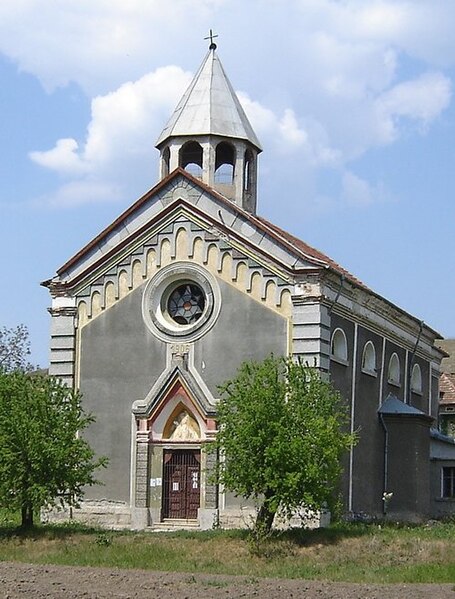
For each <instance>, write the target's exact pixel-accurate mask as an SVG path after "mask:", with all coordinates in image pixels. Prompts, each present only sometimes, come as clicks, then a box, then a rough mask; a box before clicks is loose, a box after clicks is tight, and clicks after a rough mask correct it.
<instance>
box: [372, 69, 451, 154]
mask: <svg viewBox="0 0 455 599" xmlns="http://www.w3.org/2000/svg"><path fill="white" fill-rule="evenodd" d="M451 96H452V85H451V81H450V79H448V78H447V77H445V76H444V75H443V74H442V73H424V74H423V75H421V76H420V77H417V78H416V79H413V80H411V81H403V82H401V83H398V84H397V85H395V86H394V87H392V88H391V89H389V90H387V91H386V92H384V93H383V94H381V95H380V96H379V97H378V98H377V100H376V106H377V110H378V115H379V118H380V119H381V120H382V130H383V132H384V141H386V142H391V141H394V140H395V139H396V138H397V137H398V135H399V128H398V127H399V119H400V118H408V119H412V120H414V121H417V122H419V123H420V125H421V126H423V127H426V126H428V125H429V124H430V123H431V122H432V121H433V120H434V119H435V118H437V117H438V116H439V115H440V114H441V112H442V111H443V110H444V109H446V108H447V107H448V105H449V104H450V100H451Z"/></svg>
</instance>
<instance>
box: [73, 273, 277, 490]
mask: <svg viewBox="0 0 455 599" xmlns="http://www.w3.org/2000/svg"><path fill="white" fill-rule="evenodd" d="M218 282H219V286H220V291H221V296H222V303H221V310H220V314H219V316H218V319H217V321H216V323H215V325H214V326H213V327H212V328H211V329H210V330H209V331H208V332H207V333H206V334H205V336H204V337H202V338H201V339H199V340H197V341H195V342H194V363H195V368H196V370H197V371H198V372H199V374H200V375H201V377H202V379H203V380H204V382H205V383H206V385H207V386H208V387H209V389H210V391H211V392H212V394H213V395H214V396H215V397H218V396H219V392H218V390H217V385H219V384H220V383H222V382H223V381H225V380H226V379H227V378H230V377H233V376H234V375H235V373H236V371H237V369H238V367H239V365H240V363H241V362H243V361H244V360H252V359H254V360H260V359H262V358H264V357H265V356H267V355H269V354H270V353H274V354H276V355H281V354H285V353H286V347H287V321H286V319H285V318H283V317H282V316H280V315H279V314H277V313H276V312H273V311H272V310H270V309H269V308H266V307H265V306H263V305H262V304H260V303H259V302H257V301H255V300H253V299H252V298H251V297H249V296H247V295H246V294H244V293H242V292H240V291H238V290H237V289H235V288H234V287H232V286H231V285H228V284H227V283H225V282H223V281H221V280H219V281H218ZM143 289H144V285H143V286H141V287H139V288H138V289H136V290H134V291H132V292H131V293H130V294H129V295H127V296H126V297H125V298H124V299H122V300H121V301H120V302H118V303H117V304H115V305H114V306H112V307H111V308H109V310H106V311H105V312H104V313H102V314H100V315H99V316H98V317H97V318H96V319H94V320H93V321H92V322H90V323H89V324H87V325H86V326H85V327H84V328H83V329H82V330H81V359H80V389H81V391H82V393H83V401H84V406H85V408H86V409H87V410H88V411H89V412H92V413H93V414H94V415H95V417H96V423H95V424H93V425H91V426H90V428H89V429H88V430H87V432H86V433H85V436H86V438H87V440H88V441H89V443H90V444H91V446H92V447H93V449H94V450H95V451H96V453H97V454H99V455H106V456H107V457H108V458H109V465H108V468H107V469H106V470H102V471H100V473H99V478H100V479H101V480H102V482H103V483H104V486H95V487H92V488H90V489H88V491H87V494H86V495H87V498H89V499H101V498H109V499H113V500H117V501H129V497H130V460H131V421H132V416H131V413H132V412H131V407H132V403H133V402H134V401H136V400H139V399H144V398H145V397H146V395H147V394H148V392H149V391H150V389H151V388H152V386H153V385H154V383H155V382H156V380H157V379H158V377H159V376H160V375H161V374H162V373H163V371H164V370H165V368H166V343H165V342H163V341H160V340H159V339H157V338H156V337H155V336H154V335H153V334H152V333H151V332H150V330H149V329H148V328H147V326H146V325H145V323H144V320H143V318H142V310H141V302H142V294H143ZM182 341H184V337H182Z"/></svg>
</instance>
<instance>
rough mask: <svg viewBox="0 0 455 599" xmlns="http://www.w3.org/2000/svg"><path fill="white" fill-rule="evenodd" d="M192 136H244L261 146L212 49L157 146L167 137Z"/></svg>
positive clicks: (258, 147)
mask: <svg viewBox="0 0 455 599" xmlns="http://www.w3.org/2000/svg"><path fill="white" fill-rule="evenodd" d="M195 135H220V136H222V137H232V138H239V139H245V140H247V141H249V142H250V143H252V144H253V145H254V146H255V147H256V148H257V149H258V150H261V149H262V148H261V145H260V143H259V140H258V138H257V137H256V134H255V132H254V131H253V128H252V126H251V125H250V122H249V120H248V118H247V116H246V114H245V112H244V110H243V108H242V106H241V104H240V102H239V100H238V98H237V95H236V93H235V91H234V89H233V88H232V85H231V83H230V81H229V79H228V78H227V75H226V73H225V71H224V69H223V66H222V64H221V61H220V59H219V58H218V56H217V54H216V52H215V48H211V49H210V50H209V52H208V54H207V55H206V57H205V58H204V61H203V63H202V65H201V67H200V68H199V70H198V72H197V73H196V75H195V76H194V78H193V81H192V82H191V84H190V86H189V87H188V89H187V90H186V92H185V93H184V95H183V97H182V99H181V100H180V102H179V103H178V105H177V108H176V109H175V111H174V113H173V115H172V116H171V118H170V119H169V121H168V123H167V125H166V127H165V128H164V129H163V131H162V132H161V135H160V136H159V138H158V141H157V142H156V145H157V147H158V146H160V145H161V144H162V143H163V142H164V141H165V140H166V139H168V138H169V137H176V136H195Z"/></svg>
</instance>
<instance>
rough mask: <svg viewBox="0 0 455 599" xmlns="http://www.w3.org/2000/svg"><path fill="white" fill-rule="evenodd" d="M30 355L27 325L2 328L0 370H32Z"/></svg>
mask: <svg viewBox="0 0 455 599" xmlns="http://www.w3.org/2000/svg"><path fill="white" fill-rule="evenodd" d="M29 355H30V340H29V337H28V330H27V327H26V326H25V325H23V324H20V325H18V326H17V327H14V328H7V327H1V328H0V370H3V371H6V372H11V371H12V370H31V365H30V364H29V362H28V356H29Z"/></svg>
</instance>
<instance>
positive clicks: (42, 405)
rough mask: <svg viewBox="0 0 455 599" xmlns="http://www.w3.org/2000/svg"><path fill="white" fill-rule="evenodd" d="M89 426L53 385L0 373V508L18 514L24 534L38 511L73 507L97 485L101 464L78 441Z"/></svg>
mask: <svg viewBox="0 0 455 599" xmlns="http://www.w3.org/2000/svg"><path fill="white" fill-rule="evenodd" d="M92 421H93V418H92V417H91V416H90V415H88V414H85V413H84V411H83V409H82V406H81V398H80V395H79V394H78V393H77V392H74V391H72V390H71V389H69V388H68V387H66V386H65V385H64V384H63V383H61V382H60V381H59V380H57V379H55V378H52V377H47V376H42V375H31V374H28V373H26V372H24V371H23V370H20V369H15V370H12V371H11V372H6V371H5V370H3V371H1V370H0V505H1V506H2V507H5V508H8V509H12V510H20V512H21V516H22V526H23V527H24V528H27V527H30V526H33V512H34V511H36V510H37V509H39V508H40V507H42V506H43V505H45V504H48V503H50V504H55V503H56V502H58V501H63V500H65V502H67V503H69V504H70V505H77V502H78V500H80V498H81V497H82V495H83V486H84V485H92V484H94V483H96V482H97V481H96V479H95V477H94V472H95V470H96V468H98V467H99V466H103V465H105V463H106V460H105V458H100V459H98V460H95V459H94V452H93V451H92V449H91V448H90V446H89V445H88V443H87V442H86V441H85V440H84V439H83V438H82V437H81V436H79V433H80V432H81V431H83V430H84V429H85V428H86V427H87V426H88V425H89V424H90V423H91V422H92Z"/></svg>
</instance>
